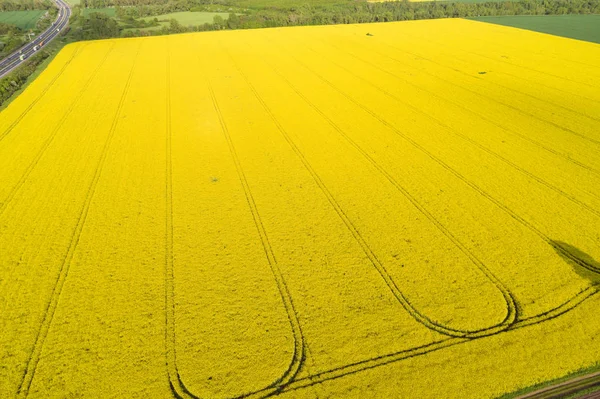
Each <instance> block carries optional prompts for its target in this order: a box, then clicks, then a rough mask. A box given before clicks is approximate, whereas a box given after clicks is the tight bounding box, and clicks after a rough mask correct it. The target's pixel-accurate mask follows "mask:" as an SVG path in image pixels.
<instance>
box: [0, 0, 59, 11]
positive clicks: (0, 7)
mask: <svg viewBox="0 0 600 399" xmlns="http://www.w3.org/2000/svg"><path fill="white" fill-rule="evenodd" d="M52 7H53V3H52V2H51V1H50V0H1V1H0V11H27V10H48V9H50V8H52Z"/></svg>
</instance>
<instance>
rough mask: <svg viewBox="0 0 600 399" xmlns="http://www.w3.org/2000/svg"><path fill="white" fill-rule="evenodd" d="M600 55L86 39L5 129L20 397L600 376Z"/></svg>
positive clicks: (472, 36)
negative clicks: (593, 370)
mask: <svg viewBox="0 0 600 399" xmlns="http://www.w3.org/2000/svg"><path fill="white" fill-rule="evenodd" d="M599 149H600V46H598V45H596V44H593V43H586V42H579V41H574V40H569V39H564V38H560V37H554V36H548V35H539V34H537V33H534V32H530V31H525V30H519V29H514V28H508V27H504V26H499V25H493V24H484V23H480V22H474V21H467V20H459V19H453V20H449V19H444V20H430V21H420V22H401V23H387V24H363V25H336V26H319V27H317V26H315V27H299V28H278V29H256V30H237V31H222V32H208V33H199V34H185V35H172V36H162V37H151V38H136V39H123V40H118V39H116V40H102V41H94V42H81V43H76V44H71V45H68V46H67V47H65V48H64V49H63V50H62V52H61V53H60V54H59V55H58V56H57V57H56V58H55V60H54V61H53V62H52V63H51V64H50V65H49V67H48V68H47V69H46V70H45V71H44V72H43V73H42V74H41V75H40V76H39V78H37V79H36V80H35V81H34V82H33V83H32V84H31V85H30V86H29V87H28V88H27V89H26V90H25V92H24V93H23V94H22V95H20V96H19V97H18V98H17V99H16V100H14V101H13V102H12V103H11V105H10V106H9V107H8V108H7V109H6V110H4V111H3V112H2V113H1V114H0V322H1V324H0V325H1V326H2V329H0V364H1V365H2V367H0V397H10V398H12V397H15V396H19V397H25V396H29V397H31V398H42V397H81V396H83V397H92V398H102V397H107V396H113V397H127V398H130V397H143V398H146V397H148V398H150V397H157V398H168V397H173V396H174V394H175V395H176V396H177V397H182V398H234V397H251V398H258V397H266V396H280V397H281V398H286V399H287V398H315V397H331V398H348V397H359V398H362V397H377V398H387V397H390V398H394V397H410V398H425V397H439V398H492V397H498V396H501V395H503V394H506V393H511V392H514V391H516V390H519V389H521V388H524V387H527V386H530V385H534V384H538V383H540V382H543V381H547V380H551V379H555V378H559V377H563V376H565V375H567V374H569V373H572V372H575V371H578V370H580V369H584V368H588V367H592V366H594V365H597V364H598V362H600V345H599V344H598V337H599V336H600V319H599V318H598V308H599V306H600V295H598V289H599V284H600V262H599V260H600V157H599V156H598V154H599Z"/></svg>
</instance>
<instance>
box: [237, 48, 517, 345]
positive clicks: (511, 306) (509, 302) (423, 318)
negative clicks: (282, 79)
mask: <svg viewBox="0 0 600 399" xmlns="http://www.w3.org/2000/svg"><path fill="white" fill-rule="evenodd" d="M229 56H230V58H231V55H229ZM231 60H232V62H233V64H234V65H235V67H236V69H237V70H238V72H239V73H240V75H241V76H242V77H243V78H244V80H245V81H246V83H247V85H248V86H249V88H250V89H251V91H252V92H253V94H254V95H255V97H256V99H257V100H258V101H259V103H260V104H261V105H262V107H263V109H264V110H265V112H266V113H267V114H268V115H269V117H270V118H271V120H272V121H273V123H274V124H275V126H276V127H277V128H278V130H279V132H280V133H281V134H282V136H283V137H284V139H285V140H286V141H287V143H288V144H289V145H290V147H291V148H292V150H293V151H294V152H295V153H296V155H297V156H298V158H299V159H300V161H301V162H302V164H303V165H304V167H305V168H306V169H307V171H308V172H309V173H310V175H311V176H312V178H313V180H314V181H315V183H316V184H317V185H318V187H319V188H320V189H321V191H322V192H323V194H324V195H325V196H326V197H327V199H328V201H329V203H330V204H331V205H332V207H333V208H334V210H335V211H336V213H337V214H338V216H339V217H340V218H341V219H342V221H343V222H344V224H345V225H346V227H347V228H348V230H349V231H350V233H351V234H352V236H353V237H354V239H355V240H356V241H357V242H358V244H359V245H360V246H361V248H362V250H363V252H364V253H365V255H366V256H367V257H368V258H369V260H370V261H371V264H372V265H373V267H374V268H375V269H376V270H377V272H378V273H379V274H380V275H381V277H382V278H383V280H384V281H385V283H386V285H387V286H388V288H389V289H390V291H391V292H392V294H393V295H394V296H395V297H396V299H397V300H398V302H400V304H401V305H402V306H403V307H404V309H406V311H407V312H409V314H410V315H411V316H412V317H413V318H414V319H415V320H417V321H418V322H419V323H421V324H423V325H425V326H426V327H427V328H429V329H431V330H434V331H436V332H439V333H440V334H444V335H449V336H453V337H469V336H476V335H479V334H484V335H485V334H489V333H490V332H492V331H494V330H496V329H505V328H507V327H508V326H509V325H510V324H512V323H513V322H514V320H515V319H516V317H517V308H516V305H515V303H514V300H513V299H512V295H511V294H510V293H509V292H508V291H503V290H502V289H500V291H501V292H502V294H503V297H504V298H505V302H506V307H507V313H506V316H505V318H504V320H503V321H502V322H500V323H498V324H497V325H495V326H492V327H488V328H486V329H483V330H471V331H468V330H460V329H456V328H452V327H448V326H445V325H443V324H442V323H439V322H437V321H435V320H432V319H431V318H429V317H428V316H427V315H425V314H423V313H421V312H420V311H419V310H418V309H417V308H416V307H415V306H414V305H413V304H412V303H411V302H410V301H409V299H408V298H406V296H405V295H404V294H403V293H402V291H401V290H400V288H399V287H398V285H397V284H396V282H395V281H394V280H393V279H392V277H391V276H390V274H389V273H388V271H387V270H386V269H385V266H384V265H383V263H382V262H381V261H380V260H379V259H378V257H377V255H376V254H375V253H374V252H373V250H372V249H371V248H370V246H369V244H368V243H367V241H366V240H365V239H364V238H363V237H362V235H361V234H360V232H359V231H358V229H357V228H356V227H355V226H354V224H353V223H352V221H351V220H350V219H349V218H348V216H347V215H346V213H345V212H344V210H343V209H342V207H341V206H340V205H339V203H338V202H337V201H336V200H335V198H334V196H333V195H332V193H331V192H330V191H329V189H328V188H327V186H326V185H325V183H323V181H322V180H321V178H320V177H319V175H318V174H317V172H316V171H315V170H314V169H313V167H312V166H311V165H310V163H309V162H308V160H307V159H306V157H305V156H304V154H302V152H301V151H300V149H299V148H298V147H297V146H296V144H295V143H294V142H293V140H292V139H291V137H290V136H289V134H288V133H287V132H286V130H285V129H284V127H283V126H282V125H281V124H280V123H279V121H278V120H277V118H276V117H275V115H273V113H272V112H271V110H270V108H269V107H268V106H267V104H266V103H265V102H264V100H263V99H262V98H261V97H260V95H259V94H258V92H257V91H256V89H255V88H254V86H253V85H252V83H250V81H249V79H248V78H247V77H246V75H245V74H244V73H243V72H242V70H241V69H240V68H239V66H238V65H237V64H236V63H235V60H234V59H233V58H231ZM486 278H488V279H490V275H487V274H486ZM491 282H492V283H494V284H496V283H495V282H494V280H491ZM496 287H498V288H499V286H498V285H496Z"/></svg>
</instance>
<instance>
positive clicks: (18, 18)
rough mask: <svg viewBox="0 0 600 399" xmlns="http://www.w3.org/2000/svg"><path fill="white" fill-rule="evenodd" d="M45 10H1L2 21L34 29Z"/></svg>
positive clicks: (24, 28)
mask: <svg viewBox="0 0 600 399" xmlns="http://www.w3.org/2000/svg"><path fill="white" fill-rule="evenodd" d="M45 12H46V11H44V10H32V11H2V12H0V23H3V24H9V25H15V26H17V27H19V28H21V29H23V30H27V29H33V28H35V25H36V24H37V21H38V20H39V19H40V18H41V16H42V15H44V13H45Z"/></svg>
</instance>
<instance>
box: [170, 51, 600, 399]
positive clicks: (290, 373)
mask: <svg viewBox="0 0 600 399" xmlns="http://www.w3.org/2000/svg"><path fill="white" fill-rule="evenodd" d="M229 56H230V57H231V55H229ZM232 61H234V60H233V58H232ZM233 63H234V65H235V67H236V69H237V70H238V71H239V72H240V74H241V76H242V77H243V78H244V80H245V81H246V83H247V84H248V85H249V87H250V89H251V90H252V92H253V94H254V95H255V96H256V98H257V100H258V101H259V102H260V104H261V105H262V106H263V108H264V109H265V111H266V112H267V113H268V115H269V116H270V117H271V119H272V120H273V122H274V123H275V125H276V126H277V127H278V129H279V131H280V132H281V133H282V134H283V136H284V138H285V139H286V141H287V142H288V143H289V144H290V146H291V147H292V149H293V150H294V151H295V152H296V154H297V155H298V157H299V158H300V159H301V161H302V162H303V164H304V166H305V167H306V168H307V169H308V171H309V172H310V173H311V175H312V176H313V178H314V179H315V181H316V182H317V184H318V185H319V187H320V188H321V190H322V191H323V192H324V194H325V195H326V196H327V198H328V199H329V200H330V202H331V201H333V202H332V205H333V207H334V208H335V210H336V212H338V214H339V216H340V217H341V218H342V220H343V221H344V223H345V224H346V226H347V227H348V228H349V229H350V231H351V232H352V234H353V236H354V237H355V239H356V240H357V241H358V242H359V243H360V244H361V247H362V248H363V250H365V252H366V253H367V255H368V256H369V258H370V259H371V260H372V261H374V265H375V266H376V267H377V266H381V269H380V268H378V271H380V273H381V272H383V273H386V272H385V269H383V265H381V264H379V265H377V264H376V263H375V262H378V260H377V258H376V257H375V255H374V254H373V253H372V252H371V250H370V248H369V247H368V245H367V244H366V242H364V239H362V237H361V236H360V233H359V232H358V231H357V230H356V229H355V227H354V226H353V225H352V222H351V221H350V220H349V219H348V218H347V216H346V215H345V213H344V212H343V210H342V209H341V208H340V207H339V205H338V204H337V202H336V201H335V199H334V198H333V196H332V195H331V194H330V193H329V191H328V190H327V188H326V187H325V185H324V184H323V183H322V181H321V180H320V178H319V177H318V175H316V172H315V171H314V170H313V169H312V167H311V166H310V164H308V162H307V160H306V158H305V157H304V155H303V154H302V153H301V152H300V150H299V149H298V147H296V145H295V144H294V143H293V142H292V141H291V139H290V137H289V135H287V133H286V132H285V130H284V129H283V127H282V126H281V125H280V123H279V122H278V120H277V119H276V118H275V116H274V115H273V114H272V112H271V111H270V109H269V108H268V106H267V105H266V103H265V102H264V100H263V99H262V98H261V97H260V95H259V94H258V92H257V91H256V89H255V88H254V86H252V84H251V83H250V81H249V80H248V78H247V77H246V75H245V74H244V73H243V72H242V71H241V69H240V68H239V66H238V65H237V64H236V63H235V61H234V62H233ZM305 68H307V69H309V68H308V67H306V66H305ZM168 71H169V69H168ZM309 71H311V72H313V73H315V74H316V75H317V76H318V77H319V78H321V79H322V80H324V81H325V83H328V84H329V85H330V86H332V87H333V88H334V89H336V90H337V91H339V92H340V93H341V94H343V95H344V96H345V97H347V98H348V99H349V100H350V101H352V102H353V103H356V104H357V105H359V106H360V104H358V103H357V102H356V101H354V100H353V99H352V98H351V97H349V96H347V95H346V94H345V93H343V92H341V91H340V90H339V89H337V88H336V87H335V86H333V85H332V84H331V83H330V82H328V81H326V80H325V79H324V78H322V77H321V76H320V75H318V74H317V73H316V72H314V71H312V70H310V69H309ZM168 73H169V72H167V74H168ZM280 76H281V75H280ZM286 81H287V80H286ZM288 84H289V82H288ZM294 90H296V89H294ZM209 91H210V95H211V99H212V101H213V105H214V107H215V110H216V112H217V114H218V116H219V121H220V123H221V127H222V130H223V133H224V135H225V137H226V140H227V143H228V146H229V149H230V152H231V154H232V157H233V159H234V163H235V165H236V170H237V171H238V175H239V178H240V181H241V184H242V186H243V187H244V192H245V195H246V198H247V200H248V205H249V207H250V209H251V212H252V215H253V217H254V221H255V224H256V227H257V229H258V231H259V234H260V236H261V241H262V244H263V246H264V249H265V253H266V255H267V258H268V259H269V263H270V265H271V267H272V270H273V275H274V277H275V279H276V281H277V284H278V286H279V289H280V294H281V296H282V300H283V302H284V305H285V307H286V311H287V313H288V318H289V320H290V324H291V325H292V330H293V332H294V337H295V352H294V357H293V360H292V363H291V364H290V366H289V368H288V370H286V372H285V373H284V374H283V376H282V377H280V378H279V379H278V380H277V381H275V382H274V383H272V384H271V385H269V386H268V387H266V388H263V389H261V390H257V391H253V392H248V393H245V394H243V395H240V396H238V398H248V397H252V398H255V397H269V396H273V395H276V394H278V393H280V392H286V391H290V390H296V389H302V388H306V387H310V386H312V385H315V384H318V383H321V382H324V381H328V380H332V379H337V378H341V377H344V376H346V375H349V374H354V373H358V372H360V371H363V370H367V369H372V368H376V367H379V366H383V365H386V364H390V363H393V362H397V361H401V360H404V359H409V358H413V357H417V356H421V355H425V354H427V353H431V352H433V351H437V350H441V349H444V348H448V347H451V346H455V345H458V344H461V343H465V342H468V341H471V340H476V339H481V338H484V337H488V336H494V335H499V334H502V333H506V332H509V331H512V330H516V329H520V328H525V327H528V326H534V325H538V324H540V323H543V322H546V321H549V320H552V319H554V318H556V317H558V316H561V315H563V314H565V313H567V312H569V311H571V310H573V309H575V308H577V307H578V306H579V305H581V304H582V303H583V302H585V301H586V300H587V299H589V298H591V297H593V296H595V295H596V294H597V293H598V292H599V291H600V290H599V287H600V284H593V285H591V286H589V287H587V288H585V289H583V290H582V291H581V292H579V293H578V294H577V295H575V296H574V297H572V298H570V299H569V300H567V301H565V302H564V303H562V304H561V305H559V306H556V307H555V308H553V309H550V310H548V311H546V312H544V313H541V314H538V315H536V316H531V317H528V318H523V319H518V318H517V307H516V303H515V302H514V299H512V295H511V294H510V292H509V291H508V290H507V289H505V290H506V291H504V290H502V291H503V294H505V292H506V294H507V295H508V296H509V297H508V298H510V299H508V298H507V297H506V295H505V298H507V307H508V308H509V314H510V313H511V311H510V306H511V305H510V304H511V302H512V304H513V306H515V310H514V311H512V314H513V318H512V320H511V322H510V323H506V320H505V322H504V324H503V325H502V326H497V327H496V328H493V329H486V330H483V331H478V332H466V333H465V332H460V331H458V333H459V334H456V332H457V330H452V329H448V328H446V327H444V326H440V325H438V324H436V323H435V322H432V321H431V320H429V319H427V318H426V317H425V316H423V315H421V314H420V313H419V312H418V311H417V310H416V309H414V308H413V307H412V305H411V304H410V303H409V302H408V301H406V299H404V297H400V298H398V296H397V298H398V299H399V300H400V301H401V302H402V304H403V305H405V308H406V310H407V311H408V312H409V313H410V314H411V315H412V316H413V317H414V318H415V319H416V320H418V321H419V322H421V323H422V324H424V325H425V326H427V327H428V328H430V329H432V330H434V331H437V332H442V333H444V334H446V335H449V337H448V338H445V339H442V340H439V341H435V342H431V343H429V344H425V345H422V346H418V347H414V348H410V349H406V350H403V351H400V352H395V353H390V354H386V355H382V356H377V357H374V358H370V359H366V360H363V361H360V362H356V363H352V364H349V365H346V366H341V367H337V368H335V369H331V370H328V371H324V372H320V373H317V374H311V375H309V376H306V377H303V378H300V379H295V377H296V375H297V373H298V371H299V370H300V369H301V367H302V366H304V363H303V360H304V351H305V349H306V344H305V343H304V339H303V336H302V332H301V327H300V324H299V323H298V319H297V315H296V312H295V310H294V308H293V303H292V298H291V296H290V295H289V291H288V290H287V286H286V285H285V280H284V278H283V276H282V275H281V272H280V271H279V269H278V268H276V263H275V262H276V261H275V258H274V255H273V252H272V249H271V247H270V244H269V242H268V238H267V235H266V231H265V230H264V226H263V225H262V221H261V220H260V216H259V214H258V209H257V208H256V204H255V203H254V200H253V198H252V193H251V192H250V189H249V186H248V183H247V181H246V178H245V175H244V172H243V169H242V167H241V163H240V161H239V159H238V157H237V154H236V152H235V147H234V146H233V142H232V141H231V137H230V136H229V132H228V130H227V125H226V124H225V120H224V118H223V116H222V114H221V111H220V108H219V106H218V103H217V101H216V98H215V95H214V91H213V88H212V86H211V85H210V82H209ZM296 92H297V93H298V94H300V93H299V92H298V91H297V90H296ZM300 96H301V97H302V98H304V99H305V100H307V99H306V98H305V97H304V96H302V95H300ZM167 104H168V105H167V108H168V111H167V112H168V126H167V148H168V149H167V153H168V155H167V158H168V159H167V167H168V173H167V175H168V177H167V207H168V219H170V220H167V236H168V237H167V247H168V255H167V258H168V259H167V276H166V278H167V289H166V296H167V298H166V304H167V333H166V336H165V338H166V341H167V348H168V360H167V364H168V369H169V376H170V383H171V388H172V391H173V393H174V395H175V396H176V397H178V398H197V396H195V395H194V394H192V393H191V392H190V391H189V390H188V389H187V388H186V387H185V385H184V384H183V382H182V381H181V378H180V376H179V374H178V372H177V367H176V356H175V325H174V312H175V308H174V299H173V295H174V287H173V281H172V280H173V274H172V273H173V270H172V261H173V259H172V256H173V254H172V246H173V242H172V240H173V232H172V187H171V186H172V177H171V176H172V175H171V173H172V166H171V158H170V157H171V143H170V140H171V139H170V135H171V126H170V97H168V100H167ZM361 108H363V109H364V110H365V111H367V112H368V113H369V114H370V115H372V116H373V117H375V118H376V119H377V120H379V121H380V122H381V123H383V124H384V125H385V126H387V127H388V128H390V129H392V130H393V131H394V132H396V133H397V134H399V135H400V136H401V137H403V138H405V139H406V140H408V141H409V142H410V143H411V144H413V145H414V146H415V147H416V148H418V149H420V150H421V151H423V152H425V153H426V154H427V155H428V156H429V157H431V158H432V159H433V160H434V161H436V162H437V163H439V164H440V165H442V166H443V167H444V168H446V169H448V170H449V171H450V172H452V173H453V174H454V175H455V176H457V177H458V178H459V179H460V180H462V181H463V182H465V183H466V184H468V185H469V186H470V187H472V188H474V189H475V190H476V191H477V192H479V193H480V194H481V195H483V196H484V197H486V198H487V199H489V200H490V201H492V202H493V203H494V204H496V205H497V206H499V207H500V208H501V209H502V210H504V211H505V212H507V213H508V214H509V215H510V216H511V217H513V218H515V219H516V220H517V221H519V222H520V223H522V224H524V225H525V226H526V227H528V228H529V229H531V230H532V231H533V232H535V233H536V234H537V235H538V236H540V237H541V238H542V239H544V241H546V242H547V243H548V244H549V245H551V246H552V247H553V248H555V249H556V250H557V251H559V252H560V253H562V254H563V255H565V257H567V258H569V259H570V260H573V261H574V262H576V263H577V264H579V265H580V266H582V267H585V268H586V269H588V270H591V271H593V272H596V273H600V270H599V269H598V268H597V267H596V266H594V265H592V264H590V263H588V262H587V261H585V260H583V259H580V258H579V257H577V256H575V255H573V254H571V253H570V252H569V251H568V250H567V249H565V248H563V247H562V246H560V244H557V243H555V242H554V241H552V240H551V239H550V238H549V237H547V236H546V235H545V234H544V233H542V232H541V231H540V230H538V229H537V228H536V227H534V226H533V225H531V224H530V223H528V222H527V221H525V220H524V219H522V218H521V217H519V216H518V215H516V214H515V213H513V212H512V211H511V210H510V209H508V208H507V207H506V206H505V205H503V204H501V203H499V202H498V201H497V200H495V199H494V198H493V197H491V196H490V195H489V194H487V193H486V192H484V191H483V190H481V189H479V187H478V186H476V185H475V184H474V183H471V182H470V181H468V180H467V179H466V178H464V177H463V176H462V175H460V174H459V173H458V172H456V171H455V170H454V169H452V168H450V167H449V166H448V165H446V164H445V163H443V161H441V160H439V159H438V158H436V157H434V156H433V155H432V154H431V153H429V152H428V151H427V150H425V149H424V148H423V147H421V146H420V145H418V144H417V143H415V142H413V141H412V140H411V139H410V138H408V137H406V136H405V135H404V134H402V133H401V132H399V131H398V130H397V129H396V128H395V127H393V126H391V125H390V124H389V123H387V122H386V121H384V120H382V119H381V118H379V117H378V116H376V115H375V114H374V113H373V112H372V111H370V110H369V109H367V108H365V107H364V106H361ZM326 119H327V120H328V122H330V123H333V122H332V121H330V120H329V119H328V118H326ZM332 126H333V127H334V128H336V130H338V129H339V127H337V125H335V124H333V125H332ZM338 132H339V133H341V134H342V135H344V137H345V138H346V139H347V140H349V137H347V136H346V135H345V134H344V133H343V131H341V130H338ZM350 143H351V144H352V145H353V146H355V147H356V148H357V149H358V150H359V151H360V152H361V153H362V154H363V155H365V154H366V153H365V152H364V150H362V149H361V148H360V147H358V145H357V144H356V143H354V142H353V141H351V140H350ZM366 156H367V157H368V154H366ZM369 160H370V161H371V162H372V163H374V166H376V167H377V169H378V170H379V171H380V172H381V173H383V174H384V175H385V176H386V177H388V173H387V172H386V171H385V170H384V169H383V168H381V167H380V166H379V167H378V165H377V164H376V162H375V161H374V160H372V159H371V158H370V157H369ZM390 177H391V176H390ZM394 181H395V180H394ZM392 183H393V182H392ZM397 188H398V189H399V190H401V191H402V188H401V187H400V186H399V185H398V186H397ZM434 224H435V223H434ZM436 226H437V224H436ZM457 245H458V244H457ZM459 248H460V249H461V250H462V248H461V246H459ZM469 257H470V258H471V256H469ZM471 259H472V260H473V258H471ZM272 262H273V263H272ZM478 266H479V265H478ZM274 267H275V268H274ZM479 267H481V266H479ZM483 267H485V266H483ZM485 270H487V269H485ZM485 270H482V272H484V274H486V276H488V278H490V279H491V280H492V281H493V282H494V283H495V284H496V282H497V283H498V284H501V283H500V282H499V281H498V280H497V279H495V277H493V275H491V273H490V275H491V276H490V275H488V274H487V273H486V272H485ZM382 277H384V279H385V280H386V283H388V280H387V279H386V278H385V276H382ZM390 280H391V278H390ZM494 280H496V281H494ZM391 283H392V284H393V285H392V286H390V284H389V283H388V286H389V287H390V289H391V290H392V292H394V291H395V290H398V289H397V287H396V286H395V283H393V281H392V282H391ZM497 287H498V285H497ZM394 288H395V290H394ZM499 288H500V287H499ZM398 292H399V291H398ZM394 294H396V292H394ZM400 295H401V294H400ZM403 299H404V300H403ZM511 299H512V301H510V300H511ZM508 318H509V316H507V319H508ZM498 327H500V328H498Z"/></svg>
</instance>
